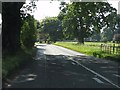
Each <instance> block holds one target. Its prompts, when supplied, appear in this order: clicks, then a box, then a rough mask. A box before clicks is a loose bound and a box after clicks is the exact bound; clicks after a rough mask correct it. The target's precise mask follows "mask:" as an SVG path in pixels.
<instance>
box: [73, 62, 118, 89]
mask: <svg viewBox="0 0 120 90" xmlns="http://www.w3.org/2000/svg"><path fill="white" fill-rule="evenodd" d="M72 61H73V62H76V63H77V64H78V65H80V66H82V67H83V68H85V69H86V70H88V71H90V72H91V73H93V74H96V75H97V76H99V77H101V78H102V79H104V80H105V81H107V82H109V83H110V84H112V85H113V86H115V87H117V88H120V86H118V85H116V84H114V83H113V82H112V81H110V80H109V79H107V78H106V77H104V76H102V75H100V74H99V73H97V72H95V71H93V70H91V69H89V68H87V67H86V66H84V65H82V64H81V63H79V62H77V61H75V60H72Z"/></svg>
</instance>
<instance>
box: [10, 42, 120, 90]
mask: <svg viewBox="0 0 120 90" xmlns="http://www.w3.org/2000/svg"><path fill="white" fill-rule="evenodd" d="M119 70H120V66H119V63H116V62H114V61H110V60H104V59H98V58H95V57H92V56H87V55H84V54H81V53H78V52H75V51H72V50H69V49H66V48H63V47H60V46H55V45H51V44H38V45H37V53H36V56H35V58H34V60H33V62H32V63H31V64H30V65H28V66H26V68H24V69H23V70H22V71H21V72H20V73H19V75H17V76H15V78H14V79H13V80H12V81H11V83H10V85H8V88H120V86H119V85H120V72H119Z"/></svg>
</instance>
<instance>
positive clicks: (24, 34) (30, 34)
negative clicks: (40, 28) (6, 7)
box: [21, 15, 36, 48]
mask: <svg viewBox="0 0 120 90" xmlns="http://www.w3.org/2000/svg"><path fill="white" fill-rule="evenodd" d="M35 41H36V21H35V20H34V18H33V17H32V16H31V15H29V16H27V17H26V20H24V23H23V26H22V28H21V43H22V45H23V46H25V47H26V48H31V47H33V46H34V43H35Z"/></svg>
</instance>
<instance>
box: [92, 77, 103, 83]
mask: <svg viewBox="0 0 120 90" xmlns="http://www.w3.org/2000/svg"><path fill="white" fill-rule="evenodd" d="M93 79H94V80H95V81H97V82H98V83H104V82H103V81H101V80H100V79H98V78H93Z"/></svg>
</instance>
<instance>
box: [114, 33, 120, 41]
mask: <svg viewBox="0 0 120 90" xmlns="http://www.w3.org/2000/svg"><path fill="white" fill-rule="evenodd" d="M113 41H116V42H117V43H120V34H115V35H114V37H113Z"/></svg>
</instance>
